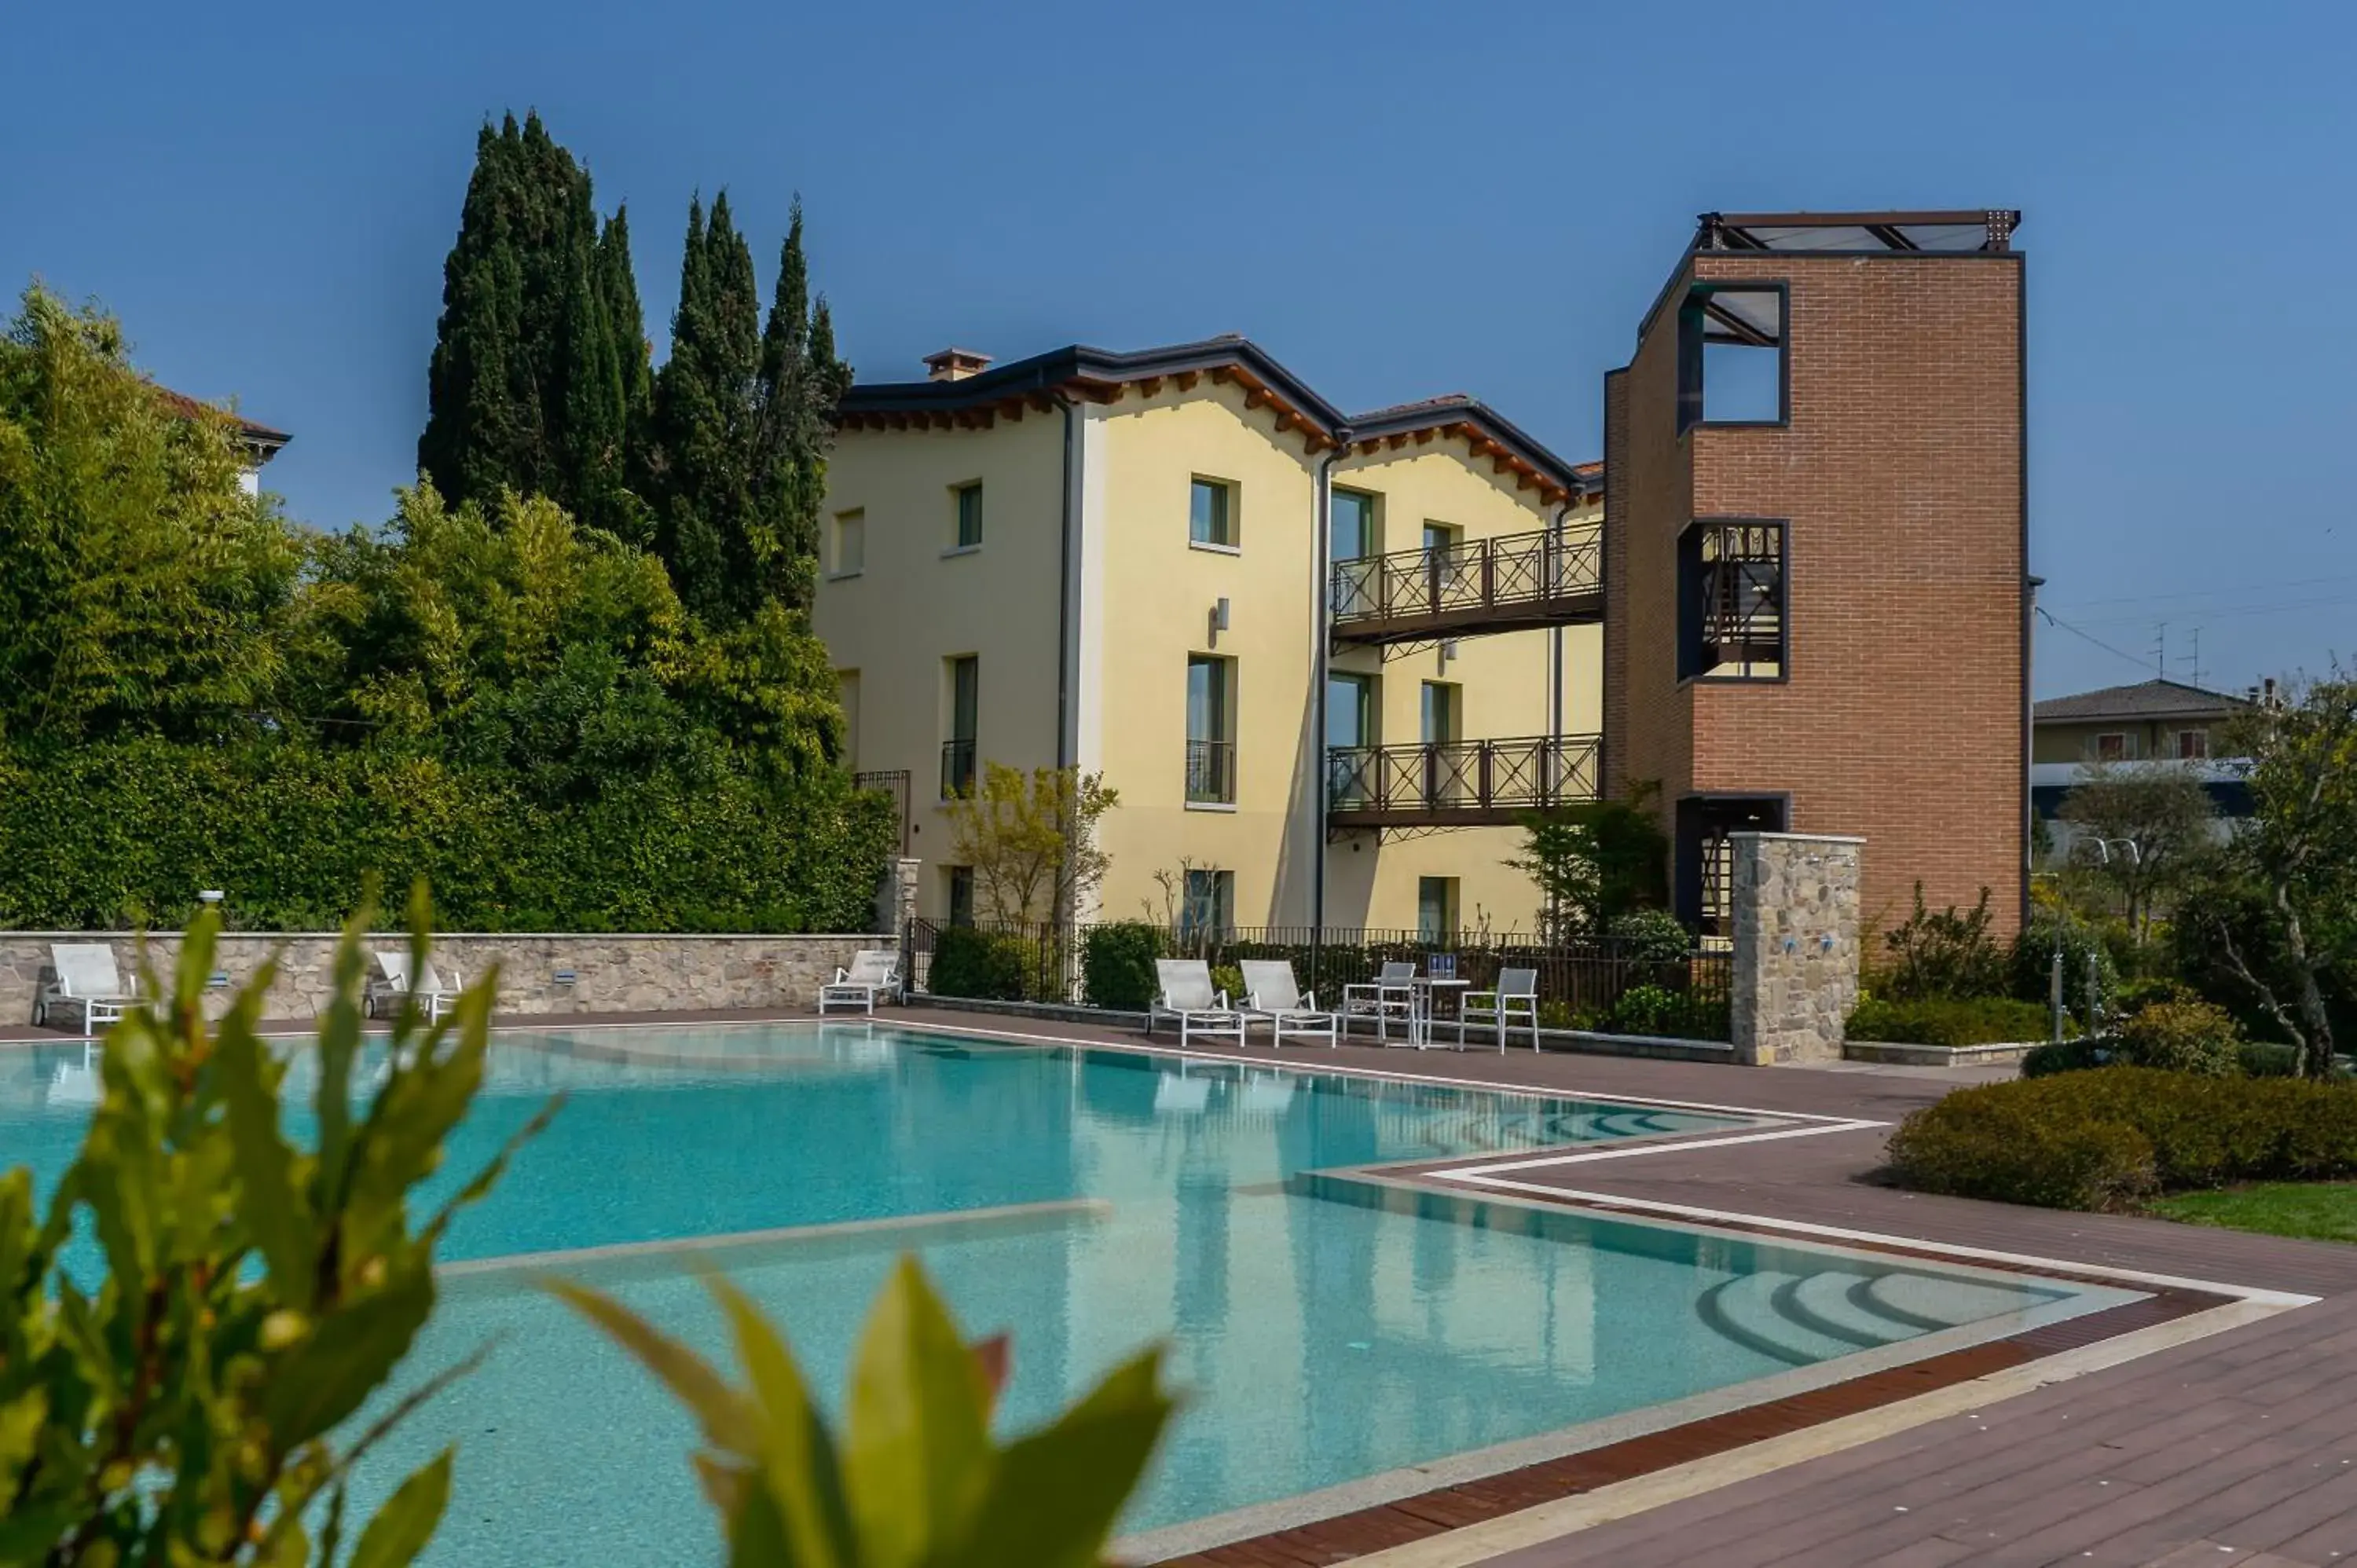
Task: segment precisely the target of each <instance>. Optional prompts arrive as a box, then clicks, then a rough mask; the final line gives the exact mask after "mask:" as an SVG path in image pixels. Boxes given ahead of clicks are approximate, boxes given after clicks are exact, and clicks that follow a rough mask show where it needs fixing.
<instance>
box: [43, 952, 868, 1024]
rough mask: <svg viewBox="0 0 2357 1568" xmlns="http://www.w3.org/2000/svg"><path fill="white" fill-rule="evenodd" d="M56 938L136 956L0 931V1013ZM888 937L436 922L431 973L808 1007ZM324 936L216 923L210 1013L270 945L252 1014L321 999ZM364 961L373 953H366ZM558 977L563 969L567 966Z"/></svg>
mask: <svg viewBox="0 0 2357 1568" xmlns="http://www.w3.org/2000/svg"><path fill="white" fill-rule="evenodd" d="M406 941H407V939H406V937H404V936H402V935H400V934H387V935H383V936H379V937H375V938H371V940H370V941H369V944H368V947H369V950H370V951H371V953H374V952H375V951H377V950H387V951H392V950H398V949H400V948H402V947H403V946H404V944H405V942H406ZM59 942H108V943H111V944H112V945H113V949H114V961H115V967H116V969H117V970H118V971H119V972H121V973H122V975H123V977H124V980H125V981H126V982H128V981H129V980H130V978H131V976H132V975H133V973H134V972H135V970H136V968H137V964H138V951H139V944H138V940H137V939H136V938H135V937H132V936H130V935H128V934H125V933H123V932H112V931H97V932H81V931H5V932H0V1020H5V1021H6V1022H8V1023H10V1024H27V1023H30V1022H31V1021H32V1017H33V1003H34V1000H35V997H36V995H37V993H38V988H39V984H40V980H41V973H42V971H43V970H44V969H45V968H46V967H47V966H48V962H49V948H50V946H51V945H52V944H53V943H59ZM893 945H896V944H895V939H893V938H890V937H877V936H861V935H831V936H578V935H544V936H542V935H524V936H479V935H465V934H457V933H453V934H447V935H442V936H437V937H436V938H435V939H434V963H435V965H436V968H437V970H438V971H439V972H440V976H441V978H442V979H443V980H444V981H445V982H446V983H447V982H449V981H450V980H451V977H452V973H453V972H454V971H455V972H456V973H457V975H458V976H459V977H461V978H462V979H463V981H464V982H465V983H470V984H471V983H474V982H475V981H476V980H478V979H479V978H481V976H482V974H483V972H484V971H485V970H486V969H487V968H489V967H490V965H492V964H495V963H496V964H497V965H498V966H499V969H500V990H499V1004H498V1007H497V1009H496V1010H497V1011H499V1012H501V1013H545V1014H565V1013H626V1012H627V1013H635V1012H661V1011H669V1010H673V1009H681V1010H685V1009H692V1008H726V1007H808V1006H812V1005H813V1004H815V1003H816V1002H817V999H818V988H819V987H820V986H821V985H822V984H823V983H825V982H827V981H828V980H831V979H833V978H834V971H835V969H836V967H837V966H838V965H845V964H848V963H849V962H850V961H851V955H852V954H853V953H854V952H856V951H857V950H859V949H861V948H872V947H889V946H893ZM335 947H336V938H335V936H334V935H333V934H332V933H322V932H296V933H291V934H285V935H244V934H237V933H231V934H227V935H224V936H223V937H222V938H221V941H220V946H219V948H218V950H217V951H216V956H215V958H214V961H213V969H214V972H215V974H216V975H218V976H221V977H222V978H221V980H220V981H218V982H217V983H216V986H215V989H214V990H213V992H212V993H211V999H212V1003H213V1005H212V1006H210V1007H209V1008H208V1011H210V1012H214V1013H218V1012H219V1011H221V1009H222V1008H225V1007H226V1006H227V1004H228V1001H229V996H230V993H231V991H233V990H234V989H236V988H237V987H238V986H241V985H243V984H244V983H246V982H247V981H248V980H249V979H251V978H252V977H253V973H254V972H255V971H256V970H257V969H258V968H260V966H261V965H262V963H263V961H264V960H265V959H267V958H269V957H270V956H271V955H272V954H273V953H274V952H276V953H277V954H278V974H277V978H276V979H275V981H274V982H273V983H272V985H271V988H270V993H269V997H268V1000H267V1001H266V1002H265V1003H264V1005H263V1009H262V1014H263V1016H264V1017H265V1018H310V1017H314V1016H316V1015H317V1014H318V1013H319V1012H320V1011H321V1010H322V1008H323V1007H324V1006H325V1004H326V999H327V997H328V992H329V984H330V978H331V975H330V964H331V962H332V960H333V958H334V954H335ZM179 948H180V938H179V936H178V933H176V932H163V933H158V934H156V935H155V936H152V937H150V938H149V939H148V950H149V955H150V961H151V962H152V963H153V964H154V965H155V968H156V972H157V973H158V974H159V975H161V976H165V977H168V976H169V975H170V973H171V971H172V966H173V964H174V962H175V961H177V960H178V956H179ZM371 971H373V963H371ZM568 976H569V977H570V978H567V977H568Z"/></svg>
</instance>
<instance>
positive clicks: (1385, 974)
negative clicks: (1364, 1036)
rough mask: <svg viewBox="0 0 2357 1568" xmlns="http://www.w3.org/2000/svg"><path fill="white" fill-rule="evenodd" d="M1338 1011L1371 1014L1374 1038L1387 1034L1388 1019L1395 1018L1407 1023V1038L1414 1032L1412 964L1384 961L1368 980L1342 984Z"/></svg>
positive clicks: (1367, 1015)
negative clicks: (1375, 973) (1340, 1009)
mask: <svg viewBox="0 0 2357 1568" xmlns="http://www.w3.org/2000/svg"><path fill="white" fill-rule="evenodd" d="M1342 1012H1343V1014H1344V1015H1346V1016H1348V1017H1352V1018H1366V1017H1372V1018H1373V1019H1374V1021H1375V1038H1377V1039H1378V1040H1385V1039H1389V1038H1390V1037H1391V1036H1390V1033H1389V1028H1390V1021H1391V1020H1392V1019H1393V1018H1398V1019H1401V1020H1402V1021H1404V1022H1405V1024H1406V1025H1407V1029H1408V1035H1409V1036H1410V1037H1411V1038H1413V1037H1414V1036H1415V964H1413V963H1408V962H1405V961H1402V962H1398V963H1387V964H1385V965H1383V970H1382V972H1380V973H1378V974H1377V975H1376V976H1375V978H1374V979H1372V980H1365V981H1360V982H1357V983H1353V984H1350V985H1346V986H1344V987H1342Z"/></svg>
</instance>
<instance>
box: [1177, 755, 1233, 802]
mask: <svg viewBox="0 0 2357 1568" xmlns="http://www.w3.org/2000/svg"><path fill="white" fill-rule="evenodd" d="M1187 800H1188V801H1189V803H1190V804H1194V805H1217V806H1232V805H1234V804H1235V802H1236V743H1235V742H1234V741H1232V740H1190V741H1189V742H1188V743H1187Z"/></svg>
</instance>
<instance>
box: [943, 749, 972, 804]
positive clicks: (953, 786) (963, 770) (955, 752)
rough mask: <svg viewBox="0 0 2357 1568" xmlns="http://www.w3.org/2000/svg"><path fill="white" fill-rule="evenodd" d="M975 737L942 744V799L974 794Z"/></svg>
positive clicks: (953, 798)
mask: <svg viewBox="0 0 2357 1568" xmlns="http://www.w3.org/2000/svg"><path fill="white" fill-rule="evenodd" d="M973 793H974V737H973V736H967V737H966V738H965V739H963V740H945V741H943V742H942V800H955V799H956V798H957V797H959V796H961V795H971V794H973Z"/></svg>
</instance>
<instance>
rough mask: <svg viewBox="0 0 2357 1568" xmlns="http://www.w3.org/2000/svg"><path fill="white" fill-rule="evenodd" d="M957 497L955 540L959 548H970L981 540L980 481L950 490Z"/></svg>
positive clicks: (956, 546) (955, 546)
mask: <svg viewBox="0 0 2357 1568" xmlns="http://www.w3.org/2000/svg"><path fill="white" fill-rule="evenodd" d="M950 493H951V494H952V496H954V497H956V498H957V542H956V544H955V545H954V546H953V548H955V549H959V550H972V549H974V547H975V546H976V545H978V544H980V543H981V542H982V481H981V480H980V479H976V480H974V483H972V484H970V485H959V486H958V487H956V488H955V489H952V491H951V492H950Z"/></svg>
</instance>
